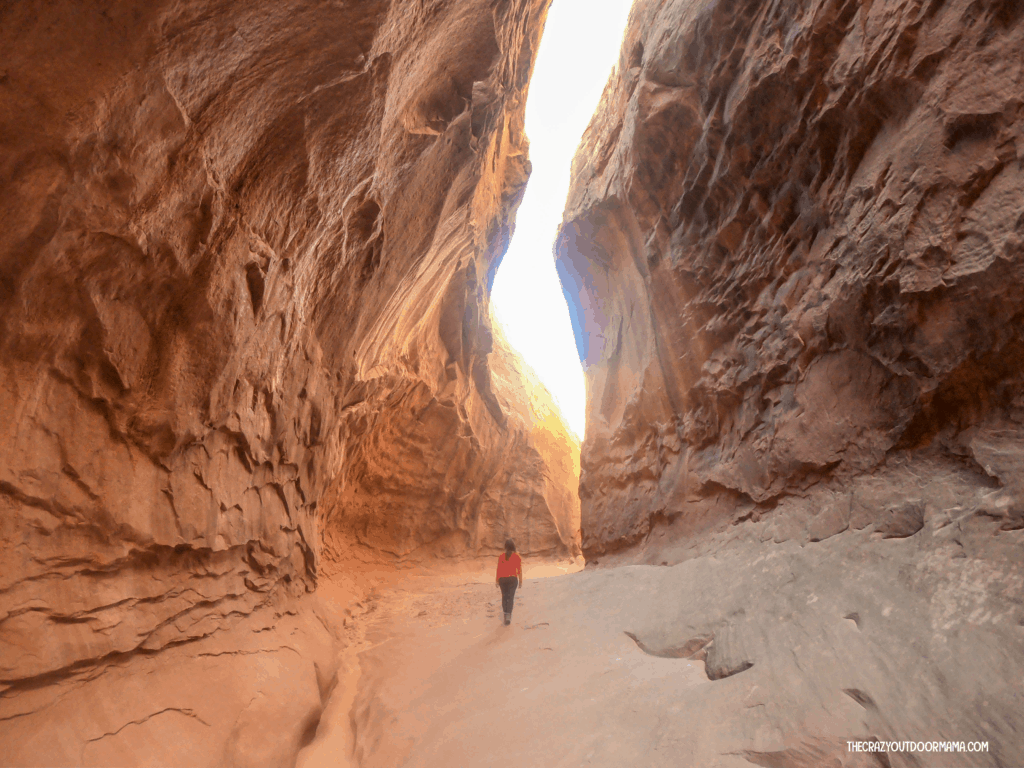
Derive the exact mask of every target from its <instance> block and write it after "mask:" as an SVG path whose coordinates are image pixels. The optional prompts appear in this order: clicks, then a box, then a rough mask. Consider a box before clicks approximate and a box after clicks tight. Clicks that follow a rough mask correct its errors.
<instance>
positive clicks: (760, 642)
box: [556, 0, 1024, 768]
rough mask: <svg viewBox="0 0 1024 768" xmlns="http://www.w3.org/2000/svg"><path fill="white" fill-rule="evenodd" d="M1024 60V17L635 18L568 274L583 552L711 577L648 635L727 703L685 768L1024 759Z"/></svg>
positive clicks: (574, 219)
mask: <svg viewBox="0 0 1024 768" xmlns="http://www.w3.org/2000/svg"><path fill="white" fill-rule="evenodd" d="M1022 53H1024V5H1021V4H1019V3H1010V2H996V1H992V2H985V1H980V0H929V1H925V0H874V1H873V2H871V1H870V0H863V1H858V0H799V1H794V2H760V1H758V0H719V2H698V1H696V0H638V2H637V3H636V5H635V6H634V8H633V13H632V16H631V20H630V25H629V28H628V31H627V33H626V37H625V42H624V46H623V49H622V55H621V58H620V61H619V66H618V69H617V71H616V72H615V73H614V74H613V76H612V79H611V80H610V82H609V84H608V86H607V88H606V90H605V93H604V96H603V100H602V103H601V107H600V109H599V111H598V113H597V115H596V116H595V118H594V120H593V121H592V123H591V125H590V127H589V129H588V131H587V133H586V135H585V137H584V139H583V142H582V144H581V146H580V148H579V151H578V154H577V156H576V159H575V162H574V166H573V183H572V188H571V191H570V196H569V202H568V208H567V210H566V213H565V219H564V223H563V226H562V229H561V232H560V235H559V240H558V244H557V254H556V257H557V263H558V267H559V270H560V275H561V277H562V281H563V287H564V288H565V291H566V294H567V297H568V299H569V300H570V304H571V308H572V310H573V312H574V314H575V317H576V323H577V332H578V334H579V335H578V342H579V346H580V354H581V358H582V359H583V361H584V364H585V365H586V367H587V382H588V424H587V437H586V440H585V442H584V445H583V455H582V480H581V486H580V496H581V500H582V511H581V514H582V543H583V548H584V552H585V553H586V554H587V555H588V559H589V560H590V561H591V562H593V561H594V560H595V559H596V560H599V562H600V564H601V565H608V564H613V563H616V562H632V563H636V562H638V561H640V562H645V563H648V564H660V565H672V564H676V563H678V564H680V565H679V566H678V568H679V569H682V571H681V573H684V574H686V576H685V577H684V578H683V581H681V582H677V583H676V585H675V586H674V587H673V586H672V584H671V577H668V576H666V577H665V580H664V581H663V582H662V586H661V587H658V590H659V594H658V599H657V601H652V605H656V606H657V610H653V609H652V614H651V616H650V618H649V619H645V620H644V621H642V622H640V624H643V628H642V629H634V628H630V627H629V626H623V630H624V631H628V632H630V633H631V637H633V638H634V639H635V640H636V643H637V646H638V647H639V648H640V649H641V650H643V651H645V652H647V653H649V654H652V655H654V656H656V657H657V656H663V657H667V658H688V659H693V660H703V661H704V663H705V669H706V671H707V676H708V678H709V680H711V681H713V684H714V685H715V686H719V688H718V690H717V692H716V696H715V697H714V699H715V700H716V701H719V702H720V703H718V704H715V703H711V702H710V701H709V702H708V706H707V707H705V706H704V705H703V703H702V704H701V705H700V706H697V707H695V708H693V709H692V710H688V714H687V720H691V719H692V724H691V723H687V725H686V726H685V727H686V729H687V730H688V731H689V732H690V734H691V735H690V736H689V737H687V738H686V739H681V740H679V741H678V742H672V744H673V746H674V745H675V744H677V743H678V744H680V745H686V746H687V747H688V746H689V745H691V744H695V745H697V746H696V747H695V749H699V752H697V753H695V754H700V755H701V757H694V758H692V759H691V762H690V763H686V764H694V765H697V764H699V765H710V764H714V765H723V766H724V765H730V766H732V765H736V766H740V765H751V764H753V765H762V766H776V767H784V768H811V766H823V765H835V766H839V765H843V766H861V765H863V766H867V765H885V766H888V765H893V766H920V765H935V766H950V767H951V768H952V766H961V765H963V766H966V765H970V766H999V765H1015V764H1018V763H1020V762H1021V760H1022V757H1024V741H1022V738H1021V734H1024V716H1022V712H1021V708H1020V703H1019V694H1018V692H1017V690H1016V688H1015V687H1014V686H1013V685H1006V684H1005V681H1007V680H1016V679H1018V678H1019V677H1020V670H1019V669H1018V668H1017V667H1018V664H1017V661H1016V660H1017V659H1019V658H1021V657H1022V654H1024V632H1022V626H1024V613H1022V611H1021V606H1022V605H1024V567H1022V565H1021V552H1022V546H1024V401H1022V400H1021V391H1022V390H1021V384H1022V370H1024V339H1022V336H1021V329H1022V327H1024V326H1022V320H1024V317H1022V311H1024V247H1022V244H1024V218H1022V217H1021V201H1022V200H1024V162H1022V160H1024V119H1022V118H1024V113H1022V110H1021V106H1022V100H1021V93H1022V92H1024V91H1022V86H1024V69H1022V64H1021V62H1022V61H1024V56H1022ZM616 550H621V551H618V552H617V551H616ZM897 564H898V565H897ZM664 570H665V571H666V572H668V571H670V570H671V571H672V572H674V571H675V570H676V569H664ZM618 574H621V575H618ZM627 575H628V576H632V575H634V571H633V570H631V569H619V570H616V571H611V572H610V573H609V577H608V578H609V579H615V578H623V579H624V578H626V576H627ZM801 585H804V586H801ZM878 601H881V603H880V602H878ZM634 602H635V603H639V602H640V601H639V600H636V601H634ZM883 603H884V605H882V604H883ZM872 605H874V606H877V607H871V606H872ZM673 616H678V617H679V619H678V621H676V620H674V619H673V618H672V617H673ZM748 670H749V671H748ZM868 670H875V671H874V672H871V673H868ZM720 680H721V681H723V682H717V681H720ZM728 681H735V682H734V683H729V682H728ZM717 695H721V696H722V697H723V698H724V701H725V704H724V705H723V704H721V701H722V700H719V699H717ZM709 698H710V695H709ZM703 701H704V700H702V702H703ZM851 702H852V703H853V705H854V706H853V707H850V703H851ZM719 706H724V710H723V709H716V708H717V707H719ZM652 719H653V718H652ZM659 730H660V723H659ZM718 739H722V741H721V744H720V746H712V745H713V743H714V741H716V740H718ZM875 739H887V740H888V739H895V740H918V741H920V740H931V739H943V740H954V741H956V742H960V741H963V742H964V743H965V744H966V743H967V742H970V741H978V742H985V743H986V744H987V747H986V748H985V752H984V753H977V754H973V755H969V754H958V753H948V754H941V755H940V754H928V753H924V752H918V753H917V754H913V753H906V752H899V751H896V750H888V752H889V754H888V755H886V754H884V753H883V754H868V753H856V752H851V751H850V750H849V748H848V747H847V741H849V740H868V741H874V740H875ZM651 762H652V763H654V762H655V760H653V759H652V760H651ZM684 762H685V760H684ZM680 764H682V763H680Z"/></svg>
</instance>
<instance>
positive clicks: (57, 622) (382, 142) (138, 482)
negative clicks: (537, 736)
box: [0, 0, 578, 765]
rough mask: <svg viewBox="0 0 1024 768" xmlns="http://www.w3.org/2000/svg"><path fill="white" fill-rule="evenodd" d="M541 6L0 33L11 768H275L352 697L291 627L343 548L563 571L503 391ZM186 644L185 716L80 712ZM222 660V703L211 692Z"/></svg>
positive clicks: (42, 12) (1, 483) (75, 16)
mask: <svg viewBox="0 0 1024 768" xmlns="http://www.w3.org/2000/svg"><path fill="white" fill-rule="evenodd" d="M546 7H547V2H546V0H507V1H503V2H497V3H495V2H490V1H489V0H423V1H417V2H411V3H410V2H393V3H392V2H385V1H384V0H370V1H368V2H342V3H329V4H324V3H320V2H304V1H302V0H294V1H292V0H289V1H286V2H273V3H268V2H259V3H232V2H220V1H219V0H197V1H196V2H184V3H181V2H174V3H172V2H164V1H162V0H161V1H158V2H151V3H136V2H118V3H105V4H102V7H101V6H100V5H98V4H97V5H95V6H94V5H93V4H82V3H77V2H57V3H36V2H24V3H13V4H7V5H6V6H5V7H4V8H3V9H2V10H0V47H2V49H3V51H4V63H3V65H2V66H3V69H2V71H0V106H2V110H0V136H2V146H3V150H2V152H0V209H2V210H3V211H4V222H5V225H4V227H3V228H2V231H0V414H2V418H0V507H2V509H0V542H2V552H3V558H2V560H3V566H2V567H0V580H2V581H0V595H2V596H0V723H2V725H0V735H2V738H0V741H2V742H3V743H4V750H3V752H4V756H3V758H2V761H3V762H4V764H8V765H14V764H40V763H45V764H47V765H61V764H72V765H90V764H104V765H108V764H111V763H117V762H119V761H120V760H121V759H122V758H120V757H118V755H119V754H121V753H119V752H117V749H120V748H121V747H118V746H117V744H121V745H122V746H123V744H124V743H130V744H135V745H136V746H137V745H138V744H150V746H151V749H149V750H148V751H147V750H146V749H141V752H139V754H142V753H145V754H147V755H151V756H152V757H153V759H154V760H155V761H156V762H158V763H160V764H172V763H179V764H185V765H200V764H209V765H279V764H290V761H291V760H292V759H293V758H294V754H295V751H296V750H297V749H298V746H299V745H300V743H301V742H302V740H303V739H305V738H307V734H306V729H307V728H308V727H309V726H310V723H312V724H314V725H315V720H316V717H317V716H318V714H317V713H318V711H319V709H318V708H319V706H320V696H321V694H322V693H324V692H325V691H326V690H327V689H328V688H329V686H330V680H331V674H332V673H331V672H330V666H329V664H326V662H324V663H320V662H318V663H317V666H316V668H315V669H314V664H313V662H312V661H311V660H310V659H313V658H322V656H323V654H322V653H321V651H315V652H314V650H310V649H314V648H319V649H321V650H322V649H323V648H327V647H329V646H330V645H331V643H333V642H334V638H332V637H330V636H329V633H327V632H325V630H324V628H323V627H322V626H321V624H320V622H316V621H314V622H313V623H312V624H311V625H309V626H306V625H305V624H304V625H303V627H304V628H296V627H295V626H292V625H291V624H289V623H288V622H292V623H294V622H300V623H301V622H302V621H305V618H304V617H309V616H311V615H312V614H311V613H310V611H311V610H312V609H308V610H307V609H306V608H303V607H302V606H305V605H306V604H307V603H309V601H310V600H311V598H309V597H307V596H306V595H307V593H308V592H310V591H312V590H313V588H314V585H315V583H316V578H317V573H318V571H319V570H320V569H321V568H322V566H323V561H324V557H323V552H322V549H321V544H320V542H321V540H322V538H323V537H324V535H325V532H327V531H334V532H336V533H337V535H338V536H341V535H343V534H344V533H350V532H355V533H356V534H357V535H358V536H360V537H361V538H362V540H363V542H364V543H366V544H368V545H370V546H373V547H377V548H379V549H381V550H385V551H387V552H392V553H399V554H405V553H409V552H411V551H413V550H415V549H416V548H424V549H425V550H429V551H441V550H443V551H452V552H460V553H478V552H490V551H496V549H497V547H499V546H500V542H499V539H503V538H504V535H505V533H506V532H507V531H514V532H515V533H516V534H517V535H518V536H519V537H520V540H521V542H522V545H521V546H523V547H524V548H526V549H528V550H530V551H534V552H548V553H570V552H572V551H573V550H574V548H578V544H577V543H576V540H577V534H576V533H575V531H574V530H573V529H572V522H571V521H572V519H573V515H574V514H575V515H577V519H578V509H577V510H576V511H575V512H574V510H573V508H572V497H573V493H572V491H574V488H572V487H570V492H569V493H568V494H567V493H566V490H567V489H566V487H557V488H556V487H555V486H557V485H558V483H559V482H561V481H560V480H553V479H552V478H564V479H565V482H567V483H568V482H570V478H569V477H568V476H567V475H566V474H565V473H564V472H563V471H562V469H561V467H562V463H564V462H563V461H562V459H563V458H564V457H560V458H558V459H557V461H558V462H562V463H559V465H558V466H559V469H558V470H557V471H555V472H546V471H545V464H544V462H545V458H544V456H545V453H544V452H545V450H547V449H546V448H545V447H544V446H543V445H541V444H540V443H539V442H538V439H539V438H538V436H537V435H535V434H533V430H534V425H531V424H527V421H526V420H524V419H523V417H522V415H521V414H522V412H523V409H527V408H528V404H527V400H528V398H529V395H528V394H526V393H523V392H519V393H518V394H517V393H516V392H515V391H514V387H513V386H511V385H510V384H509V382H508V365H509V364H508V363H507V362H506V361H503V362H501V363H499V364H498V368H499V369H500V373H499V375H498V376H492V371H491V363H490V362H489V355H490V353H491V351H492V345H493V341H492V336H491V331H490V324H489V314H488V307H487V301H488V291H489V288H490V282H491V280H492V278H493V275H494V272H495V270H496V269H497V265H498V262H499V261H500V258H501V255H502V254H503V253H504V249H505V246H506V244H507V241H508V238H509V236H510V233H511V227H512V216H513V214H514V211H515V208H516V206H517V205H518V202H519V200H520V197H521V194H522V191H523V189H524V185H525V183H526V179H527V176H528V174H529V169H530V166H529V161H528V159H527V154H526V153H527V146H526V141H525V138H524V135H523V128H522V121H523V106H524V101H525V91H526V86H527V82H528V78H529V75H530V71H531V68H532V64H533V58H534V53H535V50H536V47H537V41H538V38H539V35H540V32H541V29H542V26H543V20H544V15H545V13H546ZM502 377H504V378H502ZM548 426H549V427H551V425H550V424H549V425H548ZM551 428H554V429H556V430H557V427H551ZM563 437H564V435H563ZM566 439H567V438H566ZM396 467H401V470H400V471H398V470H396ZM371 499H372V500H371ZM403 499H404V502H405V503H404V504H403ZM499 514H500V515H501V516H503V517H501V518H499V517H498V516H499ZM431 547H433V548H434V549H430V548H431ZM289 617H290V618H289ZM282 627H283V629H282ZM253 632H258V633H264V632H265V633H266V634H261V635H260V637H261V638H262V639H261V640H260V641H259V642H257V641H256V640H253V639H252V638H251V637H250V636H251V635H252V633H253ZM203 638H206V640H203ZM303 638H304V639H303ZM183 644H184V645H183ZM285 645H288V646H289V647H291V649H292V650H293V651H296V652H299V653H300V660H299V661H298V662H295V661H294V659H293V658H291V657H289V656H288V653H289V651H282V650H281V648H282V647H283V646H285ZM171 647H175V648H177V650H175V651H174V654H176V655H175V656H174V659H175V662H174V663H175V664H180V665H181V666H180V667H178V669H179V670H180V676H185V677H189V676H191V677H195V678H196V681H195V682H194V684H193V686H192V688H190V689H189V690H184V689H181V690H179V691H178V693H180V694H181V695H177V696H176V697H175V696H171V695H170V694H169V693H167V692H166V691H165V692H164V693H167V695H164V693H159V691H158V692H157V693H153V692H152V691H149V692H148V693H147V694H146V695H145V696H142V695H141V694H140V696H139V697H136V698H132V696H131V695H128V694H125V695H124V696H123V697H121V698H120V700H119V701H118V703H117V706H111V707H90V706H88V705H86V704H83V702H91V701H94V700H97V699H102V698H103V696H104V691H107V690H108V689H110V690H117V691H118V693H117V695H118V696H121V689H124V690H128V689H130V688H131V687H132V686H133V685H135V683H132V682H131V681H132V680H135V677H133V675H135V674H136V673H137V674H143V673H145V672H146V671H147V670H148V668H144V667H145V665H146V664H150V662H151V661H152V660H153V659H163V660H164V661H163V662H159V663H165V664H168V665H170V664H171V655H169V652H168V651H166V650H165V649H168V648H171ZM158 651H159V652H160V655H158V656H155V657H154V656H153V654H155V653H157V652H158ZM229 653H230V654H236V655H238V660H237V664H238V665H240V666H239V667H238V669H237V670H235V672H234V673H233V674H232V675H230V676H229V677H230V679H233V680H236V684H233V685H227V684H226V683H224V682H223V681H220V682H218V680H219V678H217V679H214V676H212V675H210V674H208V671H204V670H205V669H206V667H204V666H203V665H204V664H205V663H206V662H204V661H202V659H203V658H204V657H207V656H214V655H226V654H229ZM281 653H284V656H283V657H280V658H278V657H279V656H280V654H281ZM275 654H276V655H277V656H275ZM317 654H321V655H320V656H318V655H317ZM159 663H157V666H159ZM232 663H235V662H232ZM271 667H273V669H274V670H276V672H275V673H274V674H272V675H270V677H272V678H274V679H275V680H277V681H278V683H279V685H280V686H281V690H278V691H277V693H275V690H276V689H274V688H273V686H270V685H269V684H268V685H267V686H264V687H258V690H256V692H255V694H253V692H252V691H250V690H249V689H248V688H247V687H246V686H247V685H249V683H251V682H252V681H253V680H257V679H264V678H266V677H267V670H268V669H270V668H271ZM115 668H116V670H119V671H118V672H117V674H119V675H121V676H122V678H123V679H124V680H126V681H128V682H123V684H122V685H121V689H118V687H117V686H113V687H111V686H112V685H113V684H112V683H111V682H110V681H111V680H112V679H113V678H111V677H110V675H112V674H114V672H113V670H114V669H115ZM171 668H173V667H171V666H169V667H168V669H171ZM261 670H262V671H261ZM247 676H248V677H247ZM151 679H154V678H151ZM104 686H106V688H104ZM225 686H226V688H225ZM211 687H212V688H217V689H218V690H221V689H224V692H223V697H221V698H219V699H218V698H216V697H214V698H212V699H210V701H212V702H219V705H218V706H217V707H215V709H216V710H217V712H216V717H214V716H213V715H211V713H210V712H209V711H206V710H204V709H203V707H202V706H200V703H198V702H200V701H201V700H203V699H204V697H208V696H210V695H211V694H210V691H211ZM71 691H76V692H77V693H75V694H74V696H76V697H77V698H74V697H72V698H68V697H69V696H71V693H70V692H71ZM250 694H252V695H250ZM218 695H219V694H218ZM190 697H191V698H190ZM58 700H60V701H63V702H64V704H63V705H62V706H63V707H64V709H55V708H54V707H53V706H51V705H52V704H53V702H56V701H58ZM73 702H78V708H77V709H75V707H74V706H72V703H73ZM211 706H212V705H211ZM261 707H262V709H261ZM207 709H209V707H207ZM54 718H57V719H58V720H60V721H61V722H63V723H64V730H63V731H62V735H61V737H60V739H52V738H46V737H45V734H46V733H47V727H48V726H47V724H48V723H51V724H52V722H54ZM271 720H273V721H275V734H274V735H272V736H271V735H266V738H268V739H271V740H273V739H274V738H278V739H279V740H280V743H276V742H275V744H273V745H271V746H266V749H265V750H263V751H262V752H261V751H259V750H260V749H263V747H261V746H259V745H260V743H261V742H260V741H259V739H256V740H255V741H254V740H253V738H252V737H253V734H255V733H258V732H260V731H261V724H266V723H267V722H268V721H271ZM246 729H248V730H246ZM193 731H195V733H193ZM196 733H203V734H205V736H203V737H202V738H200V737H199V736H196ZM247 734H248V735H247ZM115 737H116V738H115ZM117 739H122V742H117ZM123 739H129V742H123ZM197 739H198V741H197ZM44 742H45V743H44ZM115 742H117V744H115ZM186 742H187V743H192V744H200V742H201V748H200V747H197V748H196V750H195V751H194V752H189V753H188V754H185V751H178V752H175V751H174V746H173V745H175V744H181V743H186ZM156 744H159V745H161V746H159V747H157V746H153V745H156ZM254 744H255V746H254ZM87 747H88V748H87ZM108 747H109V749H108ZM111 750H113V751H111ZM254 750H255V751H254ZM268 755H269V756H268ZM200 758H201V759H200Z"/></svg>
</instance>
